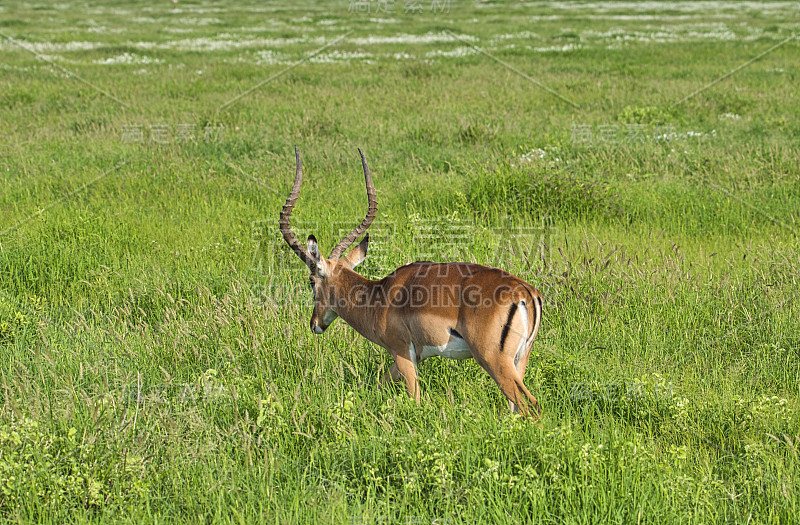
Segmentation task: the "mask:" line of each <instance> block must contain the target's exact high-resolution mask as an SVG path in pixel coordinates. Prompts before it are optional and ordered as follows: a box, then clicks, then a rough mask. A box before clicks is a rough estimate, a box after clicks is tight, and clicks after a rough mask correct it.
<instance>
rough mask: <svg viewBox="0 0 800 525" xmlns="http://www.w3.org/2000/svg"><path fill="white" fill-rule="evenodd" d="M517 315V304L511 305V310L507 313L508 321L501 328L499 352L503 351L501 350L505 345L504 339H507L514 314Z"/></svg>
mask: <svg viewBox="0 0 800 525" xmlns="http://www.w3.org/2000/svg"><path fill="white" fill-rule="evenodd" d="M515 313H517V303H511V310H509V312H508V321H506V324H505V326H503V332H502V333H501V334H500V351H501V352H502V351H503V348H504V347H505V345H506V337H508V331H509V330H510V329H511V321H512V320H513V319H514V314H515Z"/></svg>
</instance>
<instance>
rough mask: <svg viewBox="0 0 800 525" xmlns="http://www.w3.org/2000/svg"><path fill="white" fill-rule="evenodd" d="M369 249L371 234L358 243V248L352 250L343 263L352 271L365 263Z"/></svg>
mask: <svg viewBox="0 0 800 525" xmlns="http://www.w3.org/2000/svg"><path fill="white" fill-rule="evenodd" d="M368 247H369V234H366V235H365V236H364V238H363V239H362V240H361V242H360V243H358V246H356V247H355V248H353V249H352V250H350V253H348V254H347V256H345V257H344V259H342V262H343V263H344V264H345V265H346V266H347V267H348V268H350V269H351V270H352V269H353V268H355V267H356V266H358V265H359V264H361V263H362V262H364V259H366V258H367V248H368Z"/></svg>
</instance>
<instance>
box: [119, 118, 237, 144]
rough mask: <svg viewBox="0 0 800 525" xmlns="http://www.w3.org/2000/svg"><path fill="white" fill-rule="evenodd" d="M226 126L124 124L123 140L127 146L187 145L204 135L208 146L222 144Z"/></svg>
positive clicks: (203, 138) (203, 137)
mask: <svg viewBox="0 0 800 525" xmlns="http://www.w3.org/2000/svg"><path fill="white" fill-rule="evenodd" d="M223 131H224V126H223V125H222V124H217V125H211V124H206V125H205V126H204V127H198V126H196V125H195V124H185V123H181V124H177V125H175V126H172V125H170V124H162V123H159V124H150V125H146V126H145V125H142V124H124V125H123V126H122V135H121V140H122V142H124V143H126V144H173V143H179V144H187V143H190V142H197V138H198V136H200V135H201V134H202V140H203V142H205V143H206V144H210V143H220V142H222V138H223Z"/></svg>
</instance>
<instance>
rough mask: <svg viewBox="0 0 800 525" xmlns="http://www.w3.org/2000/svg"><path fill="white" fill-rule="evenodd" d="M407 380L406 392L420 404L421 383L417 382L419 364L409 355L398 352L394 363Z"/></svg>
mask: <svg viewBox="0 0 800 525" xmlns="http://www.w3.org/2000/svg"><path fill="white" fill-rule="evenodd" d="M393 366H395V367H397V371H398V372H399V373H400V375H402V376H403V379H404V380H405V382H406V393H408V397H410V398H411V399H413V400H414V401H416V402H417V404H418V405H419V383H418V382H417V365H416V364H415V363H414V362H413V361H412V360H411V359H409V357H408V356H404V355H401V354H397V355H396V357H395V360H394V365H393Z"/></svg>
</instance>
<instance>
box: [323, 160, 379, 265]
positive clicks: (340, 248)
mask: <svg viewBox="0 0 800 525" xmlns="http://www.w3.org/2000/svg"><path fill="white" fill-rule="evenodd" d="M358 153H359V155H361V165H362V166H363V167H364V181H365V182H366V185H367V199H368V200H369V207H368V208H367V216H366V217H364V221H363V222H362V223H361V225H359V226H358V227H357V228H356V229H355V230H353V231H352V232H350V235H348V236H347V237H345V238H344V239H343V240H342V242H340V243H339V244H337V245H336V247H335V248H334V249H333V251H332V252H331V256H330V257H329V259H338V258H339V257H341V255H342V253H343V252H344V251H345V250H346V249H347V248H349V247H350V245H351V244H353V242H354V241H355V240H356V239H357V238H358V237H359V235H361V234H362V233H364V232H365V231H367V228H369V225H370V224H372V221H373V220H375V216H376V215H377V214H378V199H377V198H376V197H375V186H373V184H372V175H370V173H369V166H367V159H366V158H365V157H364V153H363V152H362V151H361V149H359V150H358Z"/></svg>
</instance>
